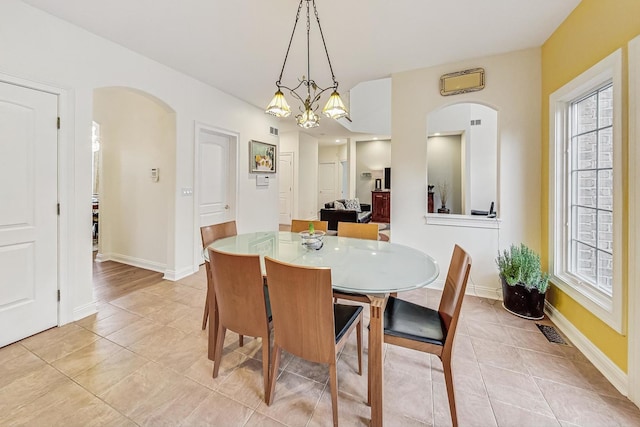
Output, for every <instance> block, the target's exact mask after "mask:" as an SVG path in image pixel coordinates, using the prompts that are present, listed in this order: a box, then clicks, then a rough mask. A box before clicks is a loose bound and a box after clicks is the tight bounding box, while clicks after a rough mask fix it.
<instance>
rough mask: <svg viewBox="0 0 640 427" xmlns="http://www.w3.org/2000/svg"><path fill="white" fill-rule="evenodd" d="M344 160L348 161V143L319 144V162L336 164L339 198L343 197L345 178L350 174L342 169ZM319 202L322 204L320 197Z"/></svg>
mask: <svg viewBox="0 0 640 427" xmlns="http://www.w3.org/2000/svg"><path fill="white" fill-rule="evenodd" d="M343 161H347V144H341V145H321V146H318V164H320V163H333V164H334V165H335V171H336V176H335V184H336V185H335V194H336V198H338V199H339V198H341V196H340V193H341V191H342V182H343V179H345V178H347V179H348V175H344V174H343V171H342V165H341V162H343ZM318 203H319V204H322V203H321V200H320V199H319V198H318ZM322 207H324V206H319V207H318V209H320V208H322Z"/></svg>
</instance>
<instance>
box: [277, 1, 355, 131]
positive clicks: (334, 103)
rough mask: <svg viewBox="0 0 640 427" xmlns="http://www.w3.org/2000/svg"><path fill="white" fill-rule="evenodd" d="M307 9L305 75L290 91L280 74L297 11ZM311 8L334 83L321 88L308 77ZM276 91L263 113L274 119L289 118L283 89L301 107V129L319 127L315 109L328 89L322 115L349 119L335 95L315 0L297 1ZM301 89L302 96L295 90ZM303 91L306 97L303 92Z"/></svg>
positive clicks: (309, 67) (288, 109) (309, 69)
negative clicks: (272, 116) (328, 95)
mask: <svg viewBox="0 0 640 427" xmlns="http://www.w3.org/2000/svg"><path fill="white" fill-rule="evenodd" d="M305 2H306V6H307V8H306V9H307V75H306V77H305V76H302V79H301V80H300V81H299V83H298V85H297V86H295V87H293V88H291V87H287V86H285V85H284V84H282V74H283V73H284V68H285V66H286V65H287V58H288V57H289V50H290V49H291V42H292V41H293V36H294V35H295V33H296V27H297V25H298V20H299V19H300V12H301V11H302V5H303V4H305ZM311 7H313V14H314V15H315V17H316V21H317V23H318V29H319V30H320V37H321V39H322V45H323V46H324V52H325V54H326V55H327V62H328V63H329V70H330V71H331V80H332V81H333V84H332V85H331V86H328V87H326V88H322V87H320V86H318V85H317V84H316V82H315V80H313V79H312V78H311V61H310V43H309V33H310V31H311ZM276 86H277V88H278V89H277V90H276V93H275V95H274V96H273V99H272V100H271V102H270V103H269V106H268V107H267V109H266V110H265V113H267V114H272V115H274V116H276V117H288V116H289V115H291V107H289V104H288V103H287V100H286V99H285V98H284V93H283V92H282V89H283V88H284V89H286V90H288V91H289V93H290V94H291V95H292V96H293V97H295V98H296V99H297V100H298V101H300V103H301V104H302V105H301V107H300V111H301V113H300V114H298V115H297V116H296V120H297V122H298V126H300V127H302V128H304V129H310V128H314V127H316V126H318V125H319V124H320V117H318V115H317V114H316V110H317V109H318V101H319V100H320V97H321V96H322V94H323V93H324V92H326V91H327V90H329V89H332V90H333V91H332V92H331V96H330V97H329V100H328V101H327V104H326V105H325V106H324V108H323V109H322V113H323V114H324V115H325V116H327V117H330V118H332V119H340V118H343V117H346V118H347V119H348V114H349V112H348V111H347V109H346V108H345V106H344V103H343V102H342V99H341V98H340V94H339V93H338V82H337V81H336V78H335V76H334V74H333V67H332V66H331V60H330V59H329V51H328V50H327V44H326V43H325V41H324V34H323V33H322V27H321V26H320V18H319V16H318V10H317V9H316V2H315V0H300V4H299V5H298V12H297V13H296V21H295V23H294V24H293V31H292V32H291V38H290V39H289V46H288V47H287V53H286V54H285V56H284V63H283V64H282V70H281V71H280V77H278V81H277V82H276ZM299 89H300V90H301V91H302V92H303V95H302V96H301V95H300V94H299V93H298V92H297V91H298V90H299ZM305 89H306V94H305V93H304V90H305Z"/></svg>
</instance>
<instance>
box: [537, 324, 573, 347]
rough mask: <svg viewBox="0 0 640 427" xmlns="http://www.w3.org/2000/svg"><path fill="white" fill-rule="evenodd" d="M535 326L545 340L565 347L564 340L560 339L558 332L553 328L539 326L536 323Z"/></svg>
mask: <svg viewBox="0 0 640 427" xmlns="http://www.w3.org/2000/svg"><path fill="white" fill-rule="evenodd" d="M536 326H537V327H538V329H540V332H542V334H543V335H544V336H545V337H546V338H547V340H549V342H552V343H555V344H564V345H567V343H566V342H565V340H564V339H562V337H561V336H560V334H559V333H558V331H556V328H554V327H553V326H549V325H540V324H538V323H536Z"/></svg>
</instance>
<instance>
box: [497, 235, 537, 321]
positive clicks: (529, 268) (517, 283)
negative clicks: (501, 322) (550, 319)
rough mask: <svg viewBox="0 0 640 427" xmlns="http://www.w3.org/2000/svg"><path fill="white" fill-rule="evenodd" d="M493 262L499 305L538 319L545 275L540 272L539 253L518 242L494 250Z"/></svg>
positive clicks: (519, 314) (514, 312)
mask: <svg viewBox="0 0 640 427" xmlns="http://www.w3.org/2000/svg"><path fill="white" fill-rule="evenodd" d="M496 264H497V265H498V269H499V270H500V280H501V281H502V296H503V303H502V306H503V307H504V308H505V309H506V310H507V311H509V312H510V313H512V314H515V315H516V316H520V317H524V318H525V319H532V320H538V319H542V318H543V317H544V299H545V294H546V292H547V288H548V286H549V275H548V274H547V273H543V272H542V269H541V267H540V256H539V255H538V254H537V253H535V252H534V251H532V250H531V249H529V248H528V247H527V246H526V245H524V244H522V243H521V244H520V246H516V245H511V248H510V249H509V250H506V249H505V250H504V251H503V252H502V254H500V253H498V257H497V258H496Z"/></svg>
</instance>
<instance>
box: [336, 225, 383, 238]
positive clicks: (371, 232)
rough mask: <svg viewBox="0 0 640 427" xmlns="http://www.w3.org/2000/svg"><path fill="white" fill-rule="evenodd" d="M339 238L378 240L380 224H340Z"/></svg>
mask: <svg viewBox="0 0 640 427" xmlns="http://www.w3.org/2000/svg"><path fill="white" fill-rule="evenodd" d="M338 237H354V238H356V239H367V240H378V237H379V234H378V224H375V223H367V224H361V223H358V222H338Z"/></svg>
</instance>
